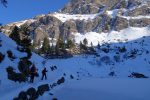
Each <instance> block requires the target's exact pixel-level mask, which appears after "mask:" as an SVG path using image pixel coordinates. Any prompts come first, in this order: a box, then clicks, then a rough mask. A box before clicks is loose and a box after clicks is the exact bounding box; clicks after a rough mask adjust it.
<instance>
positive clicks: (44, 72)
mask: <svg viewBox="0 0 150 100" xmlns="http://www.w3.org/2000/svg"><path fill="white" fill-rule="evenodd" d="M46 72H47V70H46V67H44V69H43V70H42V79H41V80H43V78H44V77H45V80H46V79H47V75H46Z"/></svg>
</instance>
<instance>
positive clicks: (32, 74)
mask: <svg viewBox="0 0 150 100" xmlns="http://www.w3.org/2000/svg"><path fill="white" fill-rule="evenodd" d="M36 73H37V70H36V67H35V65H34V64H33V65H32V67H31V69H30V82H31V83H33V82H34V77H35V75H36Z"/></svg>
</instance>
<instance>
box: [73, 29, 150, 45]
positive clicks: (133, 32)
mask: <svg viewBox="0 0 150 100" xmlns="http://www.w3.org/2000/svg"><path fill="white" fill-rule="evenodd" d="M74 34H75V33H74ZM143 36H150V28H149V27H143V28H134V27H129V28H127V29H124V30H121V31H119V32H118V31H112V32H110V33H96V32H89V33H86V34H81V33H76V34H75V41H76V43H80V41H83V40H84V39H85V38H86V39H87V40H88V43H89V45H90V44H91V42H92V43H93V45H95V46H96V45H97V44H98V42H99V43H100V44H103V43H116V42H125V41H133V40H136V39H139V38H142V37H143Z"/></svg>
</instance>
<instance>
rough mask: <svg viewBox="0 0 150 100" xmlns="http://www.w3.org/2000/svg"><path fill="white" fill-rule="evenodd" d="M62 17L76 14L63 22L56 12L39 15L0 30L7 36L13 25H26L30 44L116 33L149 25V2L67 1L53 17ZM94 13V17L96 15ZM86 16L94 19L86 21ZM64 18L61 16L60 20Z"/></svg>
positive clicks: (139, 0)
mask: <svg viewBox="0 0 150 100" xmlns="http://www.w3.org/2000/svg"><path fill="white" fill-rule="evenodd" d="M62 13H63V14H66V15H68V17H72V15H78V16H79V17H78V18H76V19H75V18H74V19H73V18H72V19H71V18H70V19H68V20H66V21H62V19H61V18H60V17H59V16H58V17H56V16H55V15H56V13H50V14H47V15H39V16H36V17H34V18H33V19H29V20H25V21H20V22H15V23H11V24H8V25H5V26H1V27H0V30H1V31H3V32H4V33H6V34H7V35H8V36H9V35H10V34H11V31H12V29H13V28H14V26H15V25H16V26H18V27H20V26H21V25H28V27H29V29H30V34H31V37H32V39H33V42H34V43H35V44H36V45H40V43H41V41H43V39H44V38H45V37H50V38H51V39H54V40H56V41H57V39H58V38H62V39H63V40H66V39H74V34H76V33H81V34H86V33H87V32H97V33H101V32H110V31H111V30H116V31H120V30H122V29H125V28H128V27H129V26H132V27H145V26H148V25H150V1H149V0H71V1H70V2H69V3H68V4H67V5H66V6H65V7H64V8H62V9H61V10H60V11H59V13H57V14H62ZM94 14H97V15H96V16H95V15H94ZM86 15H88V16H90V17H93V16H95V17H94V18H92V19H91V18H90V17H89V18H88V19H86V20H85V19H82V18H80V17H83V18H86ZM68 17H66V16H63V17H62V18H63V19H67V18H68Z"/></svg>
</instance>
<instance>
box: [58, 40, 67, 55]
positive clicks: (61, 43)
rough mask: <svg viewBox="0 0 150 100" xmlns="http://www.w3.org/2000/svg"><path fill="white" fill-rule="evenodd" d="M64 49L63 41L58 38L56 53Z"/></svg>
mask: <svg viewBox="0 0 150 100" xmlns="http://www.w3.org/2000/svg"><path fill="white" fill-rule="evenodd" d="M65 50H66V45H65V43H64V42H63V40H62V39H61V38H59V39H58V41H57V43H56V46H55V52H56V55H60V52H61V51H62V52H64V51H65Z"/></svg>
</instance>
